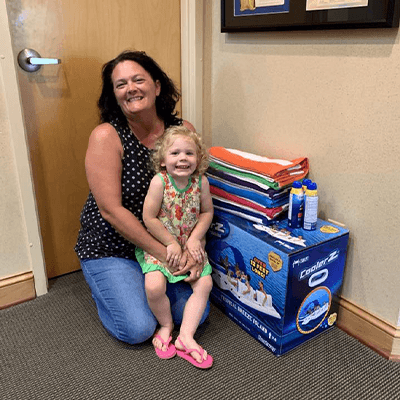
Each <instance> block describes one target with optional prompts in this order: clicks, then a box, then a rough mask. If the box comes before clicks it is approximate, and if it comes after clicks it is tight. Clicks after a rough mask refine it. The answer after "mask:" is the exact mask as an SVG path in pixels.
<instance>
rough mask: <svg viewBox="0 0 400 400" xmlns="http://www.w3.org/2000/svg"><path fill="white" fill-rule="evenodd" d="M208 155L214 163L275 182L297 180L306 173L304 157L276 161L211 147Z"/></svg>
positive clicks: (306, 163)
mask: <svg viewBox="0 0 400 400" xmlns="http://www.w3.org/2000/svg"><path fill="white" fill-rule="evenodd" d="M209 154H210V156H211V159H212V160H213V159H214V160H215V162H221V163H223V164H225V165H227V166H231V167H239V168H242V169H244V170H247V171H252V172H256V173H259V174H263V175H266V176H269V177H271V178H273V179H275V180H277V181H287V180H288V178H289V177H291V176H296V178H295V179H299V178H300V177H303V176H305V175H307V173H308V159H307V158H306V157H301V158H296V159H294V160H291V161H287V160H278V159H271V158H267V157H262V156H258V155H255V154H250V153H246V152H243V151H239V150H234V149H226V148H224V147H211V148H210V149H209ZM295 179H293V180H295Z"/></svg>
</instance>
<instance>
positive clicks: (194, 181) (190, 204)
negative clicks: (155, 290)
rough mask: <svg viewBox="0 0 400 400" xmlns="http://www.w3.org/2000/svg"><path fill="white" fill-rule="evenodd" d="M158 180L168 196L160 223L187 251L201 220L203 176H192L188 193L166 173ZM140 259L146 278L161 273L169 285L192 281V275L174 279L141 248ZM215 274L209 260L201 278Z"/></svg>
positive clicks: (164, 199)
mask: <svg viewBox="0 0 400 400" xmlns="http://www.w3.org/2000/svg"><path fill="white" fill-rule="evenodd" d="M158 176H159V177H160V178H161V179H162V181H163V185H164V196H163V201H162V204H161V209H160V212H159V213H158V219H159V220H160V221H161V222H162V223H163V225H164V226H165V228H166V229H168V231H169V233H171V235H172V236H174V237H175V238H176V239H177V241H178V243H180V245H181V246H182V248H183V247H184V246H185V243H186V241H187V239H188V238H189V236H190V234H191V232H192V230H193V228H194V227H195V225H196V224H197V221H198V220H199V215H200V195H201V176H191V177H190V178H189V182H188V184H187V186H186V187H185V188H184V189H179V188H178V187H177V186H176V184H175V181H174V179H173V178H172V176H170V175H169V174H168V173H167V172H166V171H162V172H160V173H159V174H158ZM136 258H137V260H138V262H139V264H140V266H141V267H142V270H143V273H145V274H146V273H147V272H151V271H156V270H159V271H161V272H162V273H163V274H164V275H165V276H166V277H167V278H168V281H169V282H178V281H181V280H183V279H185V278H187V277H188V275H179V276H173V275H172V274H171V273H170V272H169V271H168V269H167V268H166V267H165V266H164V265H163V264H162V263H161V262H160V261H159V260H157V259H156V258H155V257H153V256H151V255H150V254H148V253H146V252H145V251H143V250H142V249H140V248H137V249H136ZM211 272H212V268H211V265H210V263H209V262H208V259H207V257H206V260H205V261H204V267H203V272H202V274H201V276H204V275H210V274H211Z"/></svg>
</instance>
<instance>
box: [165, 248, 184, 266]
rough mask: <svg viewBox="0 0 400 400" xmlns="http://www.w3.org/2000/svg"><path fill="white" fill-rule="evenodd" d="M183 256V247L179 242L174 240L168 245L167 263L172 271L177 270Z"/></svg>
mask: <svg viewBox="0 0 400 400" xmlns="http://www.w3.org/2000/svg"><path fill="white" fill-rule="evenodd" d="M181 257H182V249H181V246H180V244H179V243H178V242H176V241H173V242H172V243H171V244H169V245H168V246H167V263H168V269H169V270H170V271H176V270H177V268H178V267H179V262H180V261H181Z"/></svg>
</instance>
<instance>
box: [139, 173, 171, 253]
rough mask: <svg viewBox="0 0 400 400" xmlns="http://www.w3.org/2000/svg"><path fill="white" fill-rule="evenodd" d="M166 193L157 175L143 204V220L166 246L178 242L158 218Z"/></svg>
mask: <svg viewBox="0 0 400 400" xmlns="http://www.w3.org/2000/svg"><path fill="white" fill-rule="evenodd" d="M163 195H164V185H163V182H162V180H161V178H160V177H159V176H157V175H156V176H155V177H154V178H153V179H152V180H151V182H150V186H149V190H148V192H147V195H146V198H145V200H144V204H143V221H144V223H145V225H146V227H147V229H148V230H149V232H150V233H151V234H152V235H153V236H154V237H155V238H156V239H158V240H159V241H160V242H161V243H163V244H164V246H168V245H170V244H172V243H173V242H176V240H175V238H174V237H173V236H172V235H171V234H170V233H169V232H168V230H167V229H166V228H165V226H164V224H163V223H162V222H161V221H160V220H159V219H158V218H157V216H158V213H159V212H160V209H161V204H162V199H163Z"/></svg>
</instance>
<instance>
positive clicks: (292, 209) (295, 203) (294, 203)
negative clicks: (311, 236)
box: [288, 181, 304, 228]
mask: <svg viewBox="0 0 400 400" xmlns="http://www.w3.org/2000/svg"><path fill="white" fill-rule="evenodd" d="M303 200H304V192H303V187H302V184H301V182H300V181H294V182H293V186H292V189H291V191H290V195H289V213H288V225H289V226H290V227H291V228H301V227H302V225H303Z"/></svg>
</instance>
